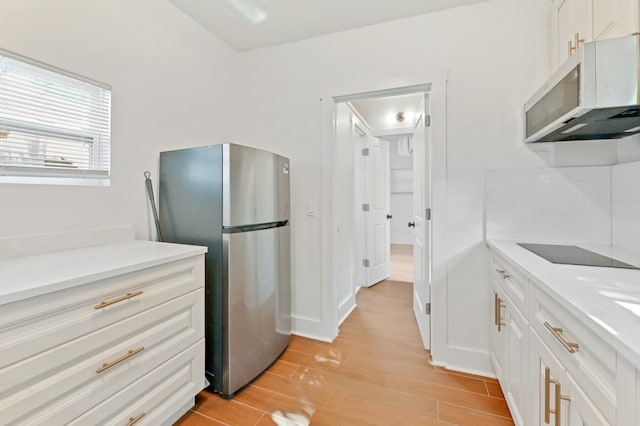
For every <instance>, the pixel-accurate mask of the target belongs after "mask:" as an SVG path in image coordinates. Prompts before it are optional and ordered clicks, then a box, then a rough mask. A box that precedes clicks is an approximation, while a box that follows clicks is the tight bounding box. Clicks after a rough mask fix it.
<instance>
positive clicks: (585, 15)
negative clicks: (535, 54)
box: [552, 0, 640, 66]
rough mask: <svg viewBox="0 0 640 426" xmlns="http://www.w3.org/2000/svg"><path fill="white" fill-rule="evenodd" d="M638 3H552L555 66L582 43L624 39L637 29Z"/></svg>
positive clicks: (593, 0)
mask: <svg viewBox="0 0 640 426" xmlns="http://www.w3.org/2000/svg"><path fill="white" fill-rule="evenodd" d="M639 5H640V1H639V0H555V1H554V6H555V7H554V8H553V23H554V25H553V31H554V32H555V34H553V37H552V40H555V46H554V50H555V51H556V53H557V55H556V57H557V63H556V66H559V65H561V64H562V63H563V62H564V61H565V60H566V59H567V58H568V57H569V55H571V54H573V53H574V52H575V49H576V48H578V47H580V46H581V45H582V43H586V42H589V41H594V40H602V39H607V38H615V37H624V36H627V35H630V34H633V33H635V32H638V31H639V30H640V24H639V22H640V12H639V10H640V6H639Z"/></svg>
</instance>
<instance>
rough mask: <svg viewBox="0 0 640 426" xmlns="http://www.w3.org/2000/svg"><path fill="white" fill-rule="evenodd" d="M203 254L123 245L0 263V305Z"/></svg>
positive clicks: (179, 247)
mask: <svg viewBox="0 0 640 426" xmlns="http://www.w3.org/2000/svg"><path fill="white" fill-rule="evenodd" d="M206 252H207V248H206V247H200V246H190V245H183V244H170V243H158V242H153V241H126V242H122V243H115V244H105V245H99V246H92V247H84V248H79V249H72V250H64V251H57V252H51V253H45V254H39V255H35V256H24V257H15V258H11V259H6V260H1V261H0V305H4V304H7V303H11V302H16V301H18V300H23V299H27V298H29V297H35V296H40V295H43V294H47V293H51V292H54V291H59V290H64V289H67V288H71V287H74V286H78V285H82V284H86V283H89V282H92V281H96V280H101V279H105V278H109V277H113V276H116V275H121V274H126V273H128V272H133V271H137V270H140V269H144V268H149V267H152V266H157V265H160V264H162V263H166V262H172V261H175V260H181V259H186V258H188V257H192V256H197V255H199V254H203V253H206Z"/></svg>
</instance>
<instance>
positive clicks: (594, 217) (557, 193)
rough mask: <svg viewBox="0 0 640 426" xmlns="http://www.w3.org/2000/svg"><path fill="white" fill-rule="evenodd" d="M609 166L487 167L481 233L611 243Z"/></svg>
mask: <svg viewBox="0 0 640 426" xmlns="http://www.w3.org/2000/svg"><path fill="white" fill-rule="evenodd" d="M611 205H612V204H611V167H608V166H601V167H559V168H536V169H524V170H522V169H513V170H491V171H489V172H487V175H486V182H485V221H486V238H487V239H497V240H515V241H522V242H542V243H575V244H577V243H583V244H603V245H610V244H611V223H612V222H611Z"/></svg>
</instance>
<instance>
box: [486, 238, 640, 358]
mask: <svg viewBox="0 0 640 426" xmlns="http://www.w3.org/2000/svg"><path fill="white" fill-rule="evenodd" d="M487 244H488V245H489V246H490V247H491V248H493V249H494V250H495V251H496V252H498V253H499V254H501V255H502V256H504V257H505V258H506V259H507V260H509V261H511V262H512V263H514V264H515V265H517V266H518V267H520V268H521V269H522V271H523V272H525V273H527V274H528V275H529V276H530V278H533V280H534V281H535V282H536V283H537V284H538V286H539V287H540V288H541V289H542V290H543V291H545V292H546V293H548V294H549V295H550V296H552V297H553V298H554V299H555V300H557V301H558V302H560V303H561V304H562V305H563V306H564V307H565V308H566V309H568V310H569V311H570V312H571V313H572V314H574V315H575V316H576V317H577V318H578V319H579V320H580V321H582V322H583V323H585V324H586V325H587V326H588V327H589V328H590V329H591V330H592V331H594V332H595V333H596V334H597V335H598V336H600V337H601V338H602V339H603V340H604V341H605V342H607V343H608V344H610V345H611V346H612V347H613V348H614V349H615V350H616V351H618V352H619V353H620V354H621V355H623V356H624V357H625V358H626V359H627V360H628V361H630V362H631V363H633V364H634V365H635V367H636V368H639V369H640V270H634V269H619V268H604V267H593V266H576V265H557V264H553V263H551V262H549V261H547V260H545V259H543V258H542V257H540V256H538V255H536V254H534V253H532V252H530V251H529V250H526V249H524V248H522V247H520V246H519V245H517V243H516V241H504V240H488V241H487ZM575 245H577V246H579V247H582V248H585V249H587V250H591V251H594V252H596V253H600V254H603V255H605V256H609V257H612V258H614V259H617V260H620V261H623V262H625V263H628V264H631V265H633V266H638V267H640V254H639V253H635V252H631V251H628V250H623V249H619V248H616V247H610V246H597V245H589V244H584V245H582V244H575Z"/></svg>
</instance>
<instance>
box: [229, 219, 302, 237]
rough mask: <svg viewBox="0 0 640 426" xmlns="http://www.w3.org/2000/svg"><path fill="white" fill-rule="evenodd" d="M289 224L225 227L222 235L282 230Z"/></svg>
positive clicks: (277, 222)
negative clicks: (272, 229) (273, 229)
mask: <svg viewBox="0 0 640 426" xmlns="http://www.w3.org/2000/svg"><path fill="white" fill-rule="evenodd" d="M288 224H289V221H288V220H279V221H276V222H267V223H256V224H254V225H238V226H223V227H222V233H223V234H237V233H238V232H251V231H261V230H263V229H271V228H280V227H282V226H287V225H288Z"/></svg>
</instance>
